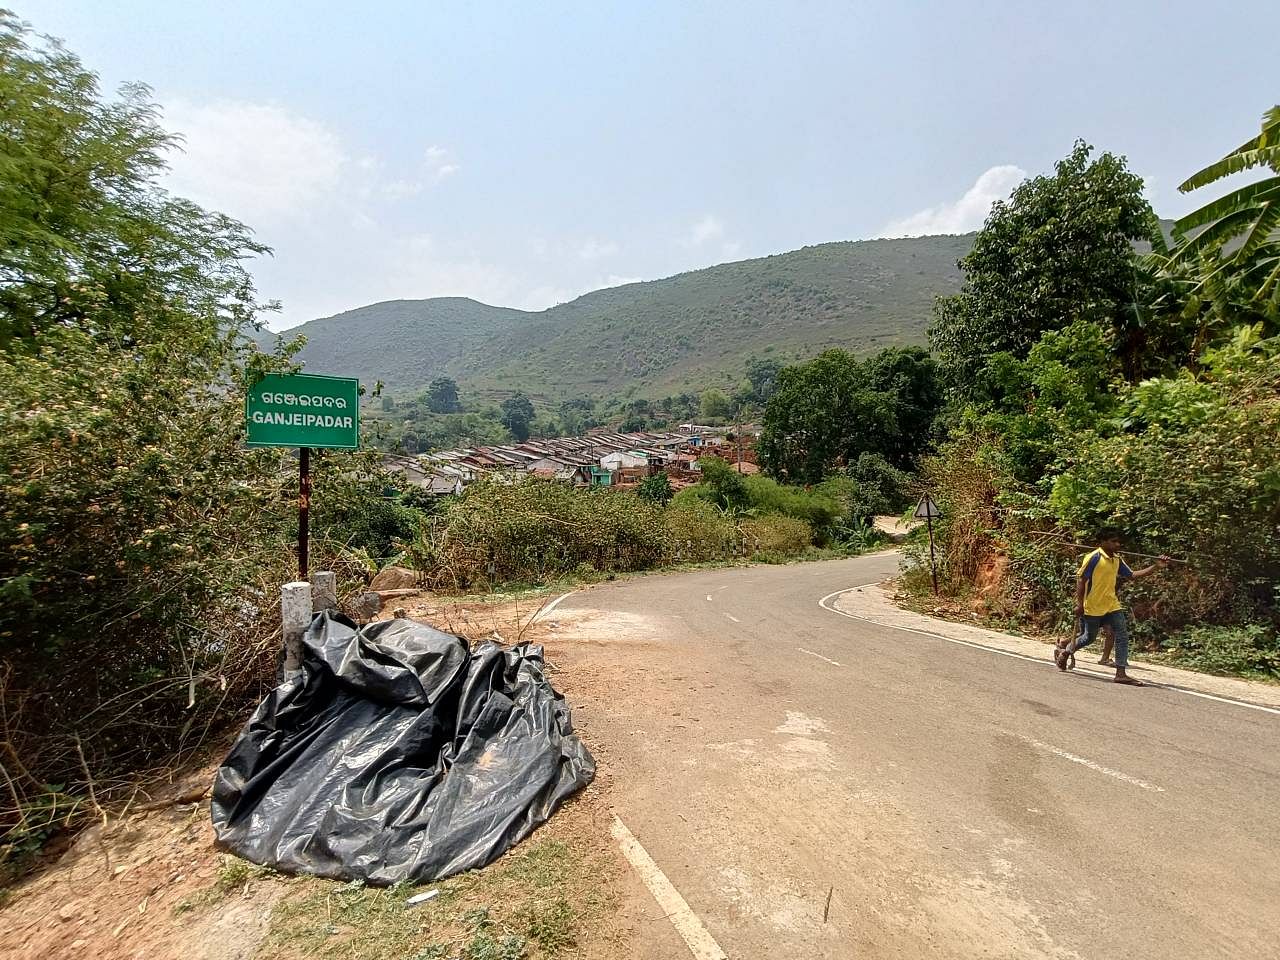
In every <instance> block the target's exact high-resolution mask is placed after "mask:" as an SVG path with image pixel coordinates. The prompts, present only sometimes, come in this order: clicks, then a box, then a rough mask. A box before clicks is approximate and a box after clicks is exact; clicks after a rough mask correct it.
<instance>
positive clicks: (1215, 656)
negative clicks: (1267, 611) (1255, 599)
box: [1162, 623, 1280, 679]
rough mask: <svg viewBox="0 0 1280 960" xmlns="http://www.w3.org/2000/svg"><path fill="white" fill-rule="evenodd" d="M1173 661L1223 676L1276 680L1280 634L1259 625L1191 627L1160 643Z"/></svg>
mask: <svg viewBox="0 0 1280 960" xmlns="http://www.w3.org/2000/svg"><path fill="white" fill-rule="evenodd" d="M1162 648H1163V649H1164V650H1165V651H1166V652H1167V653H1168V655H1169V659H1170V660H1171V661H1173V662H1174V663H1178V664H1181V665H1183V666H1187V667H1190V668H1192V669H1193V670H1203V671H1205V672H1206V673H1220V674H1225V675H1239V674H1258V675H1262V676H1266V677H1270V678H1272V679H1280V635H1277V634H1276V631H1275V630H1274V629H1269V628H1267V627H1264V626H1262V625H1261V624H1256V623H1255V624H1249V625H1247V626H1242V627H1220V626H1205V627H1191V628H1190V629H1187V630H1183V631H1182V632H1181V633H1179V634H1176V635H1175V636H1173V637H1170V638H1169V639H1168V640H1166V641H1165V642H1164V644H1162Z"/></svg>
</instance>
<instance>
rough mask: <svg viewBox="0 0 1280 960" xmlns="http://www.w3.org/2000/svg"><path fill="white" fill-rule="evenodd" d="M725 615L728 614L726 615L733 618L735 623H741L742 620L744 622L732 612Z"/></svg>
mask: <svg viewBox="0 0 1280 960" xmlns="http://www.w3.org/2000/svg"><path fill="white" fill-rule="evenodd" d="M725 616H726V617H728V618H729V619H730V620H732V621H733V622H734V623H741V622H742V621H741V620H739V619H738V618H737V617H735V616H734V615H733V614H732V613H726V614H725Z"/></svg>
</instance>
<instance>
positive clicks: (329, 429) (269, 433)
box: [244, 373, 360, 450]
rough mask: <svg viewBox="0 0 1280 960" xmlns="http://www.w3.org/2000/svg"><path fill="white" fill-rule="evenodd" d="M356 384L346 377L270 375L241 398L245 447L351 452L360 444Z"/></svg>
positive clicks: (358, 390)
mask: <svg viewBox="0 0 1280 960" xmlns="http://www.w3.org/2000/svg"><path fill="white" fill-rule="evenodd" d="M359 392H360V384H359V381H357V380H354V379H351V378H348V377H324V376H319V375H318V374H311V373H295V374H279V373H270V374H267V375H266V376H264V377H263V378H262V379H261V380H259V381H258V382H257V383H255V384H254V385H253V387H251V388H250V390H249V392H248V395H247V396H246V397H245V410H244V416H245V429H246V433H247V442H248V445H249V446H251V447H312V448H316V449H329V450H334V449H337V450H354V449H355V448H356V447H358V446H359V445H360V397H359Z"/></svg>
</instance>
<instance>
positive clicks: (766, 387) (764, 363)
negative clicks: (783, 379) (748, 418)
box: [747, 357, 782, 404]
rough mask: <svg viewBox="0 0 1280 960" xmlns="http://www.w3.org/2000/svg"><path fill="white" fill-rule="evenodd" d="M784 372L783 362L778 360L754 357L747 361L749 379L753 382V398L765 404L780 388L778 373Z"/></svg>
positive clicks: (756, 401)
mask: <svg viewBox="0 0 1280 960" xmlns="http://www.w3.org/2000/svg"><path fill="white" fill-rule="evenodd" d="M781 372H782V363H781V362H780V361H778V360H770V359H764V360H761V359H759V358H758V357H752V358H751V359H750V360H748V361H747V380H748V382H749V383H750V384H751V399H752V401H754V402H755V403H759V404H765V403H768V402H769V398H770V397H771V396H773V392H774V391H775V390H776V389H778V374H780V373H781Z"/></svg>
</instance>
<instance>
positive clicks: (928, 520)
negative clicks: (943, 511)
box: [925, 511, 938, 597]
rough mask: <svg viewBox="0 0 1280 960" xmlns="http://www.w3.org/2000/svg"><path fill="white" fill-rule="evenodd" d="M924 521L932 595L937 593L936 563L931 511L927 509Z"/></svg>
mask: <svg viewBox="0 0 1280 960" xmlns="http://www.w3.org/2000/svg"><path fill="white" fill-rule="evenodd" d="M925 523H926V524H928V526H929V573H930V574H932V576H933V595H934V596H935V597H936V596H937V595H938V563H937V561H936V560H935V559H934V556H933V513H932V511H929V512H928V513H927V514H926V516H925Z"/></svg>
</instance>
